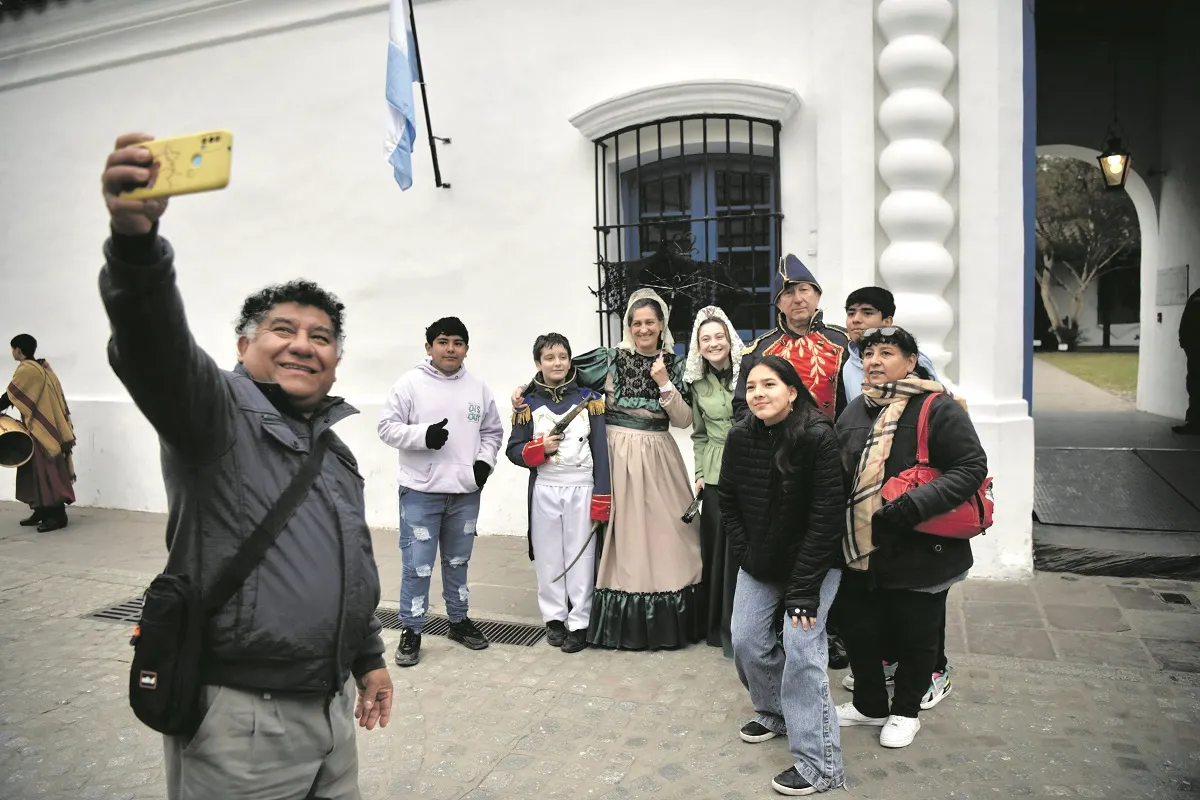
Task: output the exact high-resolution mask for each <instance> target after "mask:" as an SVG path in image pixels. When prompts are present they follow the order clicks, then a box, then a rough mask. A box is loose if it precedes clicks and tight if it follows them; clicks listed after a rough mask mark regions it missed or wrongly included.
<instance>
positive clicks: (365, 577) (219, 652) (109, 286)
mask: <svg viewBox="0 0 1200 800" xmlns="http://www.w3.org/2000/svg"><path fill="white" fill-rule="evenodd" d="M104 253H105V258H106V260H107V264H106V266H105V267H104V269H103V270H102V271H101V273H100V293H101V296H102V297H103V299H104V306H105V308H106V310H107V312H108V317H109V321H110V323H111V326H112V337H111V338H110V340H109V344H108V356H109V363H110V364H111V365H112V368H113V370H114V371H115V372H116V374H117V377H119V378H120V379H121V382H122V383H123V384H125V387H126V388H127V389H128V390H129V394H130V395H131V396H132V397H133V400H134V402H135V403H136V404H137V406H138V408H139V409H141V411H142V413H143V414H145V416H146V418H147V419H148V420H149V421H150V424H151V425H153V426H154V429H155V430H156V431H157V432H158V436H159V442H160V446H161V455H162V472H163V483H164V484H165V486H166V492H167V505H168V518H167V548H168V550H169V555H168V558H167V570H166V571H168V572H172V573H177V574H178V573H183V574H187V575H189V576H190V577H191V578H192V579H193V580H194V581H196V582H197V583H198V585H199V586H200V588H201V592H202V593H203V592H205V591H207V590H208V589H209V588H210V587H211V586H212V584H213V583H214V581H215V580H216V578H217V575H218V573H219V571H220V570H221V569H222V568H224V566H225V565H226V564H227V563H228V562H229V560H230V559H231V557H232V556H233V554H234V553H235V552H236V551H237V548H238V546H239V545H240V544H241V542H242V541H243V540H244V539H246V537H248V536H249V535H250V533H251V531H253V530H254V528H255V526H256V525H257V524H258V522H259V521H260V520H261V519H262V518H263V517H264V516H265V515H266V513H267V510H268V509H269V508H270V507H271V506H272V505H273V504H274V503H275V501H276V500H277V499H278V498H279V496H280V494H282V493H283V490H284V488H285V487H286V486H287V485H288V483H289V482H290V481H291V479H292V477H293V476H294V475H295V474H296V473H297V472H298V471H299V470H300V467H301V464H302V463H303V462H304V459H305V458H306V456H307V455H308V453H309V448H310V447H311V446H312V443H313V441H314V440H315V437H317V436H321V435H324V436H325V437H326V439H327V440H328V441H329V449H328V451H327V453H326V455H325V459H324V462H323V464H322V468H321V472H320V474H319V476H318V477H317V480H316V483H315V484H314V485H313V488H312V490H311V491H310V492H309V494H308V496H307V497H306V498H305V500H304V502H303V503H302V504H301V505H300V507H299V508H298V509H297V510H296V512H295V514H293V515H292V517H291V519H290V520H289V521H288V523H287V525H286V527H285V528H284V530H283V531H282V533H281V534H280V535H279V538H278V539H277V540H276V542H275V544H274V546H273V547H272V548H271V549H270V550H269V551H268V552H267V555H266V557H265V558H264V559H263V560H262V562H261V563H260V564H259V566H258V567H257V568H256V569H255V570H254V572H252V573H251V574H250V577H249V579H248V580H247V581H246V583H245V584H244V585H243V586H242V588H241V590H240V591H239V592H238V593H237V594H236V595H234V597H233V598H232V599H231V600H230V601H229V602H228V603H226V604H225V606H224V607H223V608H221V609H220V610H219V611H218V612H217V613H216V614H215V615H214V616H213V618H212V620H211V622H210V624H209V636H208V641H207V643H206V652H205V653H204V667H203V673H202V676H203V680H204V682H205V683H209V684H215V685H219V686H233V687H237V688H242V689H251V690H263V691H280V692H283V691H287V692H304V693H320V694H333V693H334V692H336V691H339V690H341V689H342V687H343V686H344V685H345V683H346V681H347V679H348V677H349V675H350V674H351V673H353V674H354V675H355V676H356V677H359V676H362V675H363V674H365V673H367V672H369V671H371V670H374V669H379V668H382V667H384V666H385V664H384V660H383V655H382V654H383V651H384V647H383V641H382V639H381V638H380V636H379V627H380V626H379V622H378V621H377V620H376V619H375V615H374V612H375V607H376V606H377V605H378V604H379V573H378V571H377V569H376V566H375V557H374V554H373V552H372V548H371V535H370V531H369V529H368V528H367V523H366V519H365V515H364V504H363V479H362V476H361V475H360V474H359V472H358V468H357V463H356V462H355V459H354V456H353V455H352V454H351V452H350V450H349V449H348V448H347V447H346V445H345V444H343V443H342V441H341V440H340V439H338V438H337V436H336V435H335V434H334V433H333V432H332V431H331V430H330V428H331V427H332V426H333V425H334V424H335V423H337V422H338V421H340V420H342V419H345V418H346V417H348V416H350V415H351V414H355V413H357V411H356V410H355V409H354V408H352V407H351V406H350V405H348V404H347V403H346V402H344V401H343V400H342V399H340V398H333V397H330V398H327V399H326V400H325V401H324V403H323V404H322V405H321V406H320V407H319V408H317V409H316V411H315V412H314V413H313V414H312V415H311V416H310V417H309V418H307V419H306V418H304V417H303V416H301V415H299V414H297V413H295V412H294V411H292V410H291V409H290V406H289V404H288V400H287V397H286V395H284V393H283V392H282V390H281V389H280V388H279V386H278V385H276V384H263V383H257V382H255V381H254V380H253V379H251V378H250V376H249V375H248V374H247V373H246V371H245V369H244V368H242V367H241V366H240V365H239V367H238V368H237V369H235V370H234V371H232V372H227V371H224V370H221V369H219V368H218V367H217V365H216V363H214V362H213V360H212V359H211V358H210V357H209V356H208V354H206V353H205V352H204V351H203V350H201V349H200V347H199V346H198V345H197V344H196V342H195V340H194V339H193V338H192V335H191V333H190V331H189V330H188V326H187V321H186V319H185V318H184V312H183V301H182V299H181V298H180V295H179V291H178V290H177V289H176V285H175V270H174V267H173V262H174V253H173V251H172V249H171V247H170V245H169V244H168V243H167V241H166V240H165V239H161V238H159V237H158V236H157V233H151V234H149V235H147V236H138V237H127V236H120V235H116V234H114V236H113V238H112V239H110V240H109V241H108V242H107V243H106V244H105V248H104Z"/></svg>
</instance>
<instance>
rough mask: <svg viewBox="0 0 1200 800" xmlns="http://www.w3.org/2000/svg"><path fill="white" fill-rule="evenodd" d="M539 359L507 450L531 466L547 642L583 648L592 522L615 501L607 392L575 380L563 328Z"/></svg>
mask: <svg viewBox="0 0 1200 800" xmlns="http://www.w3.org/2000/svg"><path fill="white" fill-rule="evenodd" d="M533 360H534V363H535V364H536V365H537V367H538V370H539V372H538V374H537V377H536V378H534V380H533V382H532V383H530V384H529V388H528V389H527V390H526V393H525V404H526V405H527V406H528V407H527V408H524V409H522V410H521V411H519V412H517V413H516V414H514V415H513V427H512V436H511V437H510V438H509V440H508V448H507V453H508V458H509V460H510V461H512V462H513V463H514V464H516V465H517V466H519V467H525V468H527V469H528V470H529V558H530V559H531V560H533V562H534V567H535V569H536V572H537V579H538V608H539V610H540V611H541V612H542V620H543V621H544V622H545V623H546V640H547V642H549V643H550V645H551V646H554V647H561V648H562V650H563V652H565V653H576V652H579V651H580V650H583V649H584V648H585V647H587V629H588V623H589V622H590V615H591V609H592V592H593V590H594V589H595V582H596V569H595V541H594V540H593V538H592V526H593V524H596V523H601V522H607V521H608V516H609V508H610V506H611V503H612V497H611V494H610V489H609V477H608V442H607V440H606V438H605V436H606V434H605V430H604V398H603V397H602V396H601V395H599V394H597V393H596V392H593V391H592V390H590V389H585V388H582V387H580V386H579V385H578V384H577V383H576V376H575V369H574V367H573V366H572V364H571V345H570V343H569V342H568V341H567V339H566V337H565V336H563V335H562V334H558V333H547V334H544V335H542V336H539V337H538V338H537V341H535V342H534V345H533ZM572 415H573V416H572ZM568 416H570V417H571V418H570V420H569V422H567V424H566V425H565V426H561V425H560V423H561V422H563V421H564V420H565V419H566V418H567V417H568ZM556 426H558V430H559V432H557V433H556Z"/></svg>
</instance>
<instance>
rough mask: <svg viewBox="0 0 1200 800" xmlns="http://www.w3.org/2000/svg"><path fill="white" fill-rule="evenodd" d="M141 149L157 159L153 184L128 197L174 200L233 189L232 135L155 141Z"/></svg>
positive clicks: (221, 133)
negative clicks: (231, 167) (169, 198)
mask: <svg viewBox="0 0 1200 800" xmlns="http://www.w3.org/2000/svg"><path fill="white" fill-rule="evenodd" d="M140 146H141V147H144V148H146V149H147V150H149V151H150V152H151V153H152V154H153V155H154V163H153V165H152V166H151V167H150V180H149V181H148V182H147V183H146V185H145V186H140V187H138V188H136V189H132V190H130V191H129V192H126V193H125V196H126V197H129V198H132V199H141V198H147V197H173V196H174V195H178V194H192V193H194V192H211V191H214V190H217V189H224V188H225V187H226V186H228V185H229V169H230V166H231V163H232V160H233V134H232V133H230V132H229V131H205V132H204V133H193V134H191V135H188V136H176V137H175V138H173V139H154V140H153V141H149V142H143V143H142V144H141V145H140Z"/></svg>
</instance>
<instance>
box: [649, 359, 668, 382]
mask: <svg viewBox="0 0 1200 800" xmlns="http://www.w3.org/2000/svg"><path fill="white" fill-rule="evenodd" d="M650 377H651V378H653V379H654V382H655V383H657V384H658V386H659V388H660V389H661V388H662V387H663V386H666V385H667V384H668V383H670V382H671V376H670V375H668V374H667V364H666V362H665V361H664V360H663V353H662V352H661V351H660V352H659V354H658V358H656V359H655V360H654V364H653V365H652V366H651V367H650Z"/></svg>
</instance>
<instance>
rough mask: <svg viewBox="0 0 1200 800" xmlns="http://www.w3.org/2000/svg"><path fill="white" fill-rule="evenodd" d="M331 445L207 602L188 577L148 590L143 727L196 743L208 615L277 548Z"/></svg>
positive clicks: (139, 698)
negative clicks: (280, 535)
mask: <svg viewBox="0 0 1200 800" xmlns="http://www.w3.org/2000/svg"><path fill="white" fill-rule="evenodd" d="M326 449H327V443H326V441H325V437H324V436H321V437H320V438H318V439H317V440H316V442H315V443H314V444H313V449H312V452H311V453H309V455H308V458H307V459H306V460H305V461H304V465H303V466H302V467H301V468H300V471H299V472H298V473H296V477H294V478H292V482H291V483H289V484H288V487H287V488H286V489H284V491H283V494H282V495H280V497H279V500H277V501H276V502H275V505H274V506H273V507H272V508H271V510H270V511H268V512H267V514H266V516H264V517H263V519H262V521H261V522H259V523H258V527H257V528H255V529H254V532H253V533H252V534H250V536H249V537H248V538H247V539H246V540H245V541H244V542H242V545H241V547H239V548H238V551H237V553H236V554H235V555H234V557H233V559H232V560H231V561H230V562H229V564H228V565H227V566H226V567H225V569H224V571H222V572H221V574H220V575H219V576H218V577H217V580H216V583H214V584H213V587H212V589H211V590H210V591H209V592H208V593H207V595H205V596H204V597H201V595H200V587H199V586H197V585H196V584H195V583H194V582H193V581H192V580H191V579H190V578H189V577H188V576H187V575H172V574H169V573H165V572H164V573H163V574H161V575H159V576H157V577H156V578H155V579H154V580H153V581H152V582H151V584H150V586H149V587H148V588H147V589H146V594H145V595H144V597H143V600H142V618H141V621H140V622H139V623H138V626H137V628H135V629H134V632H133V638H132V639H131V640H130V641H129V643H130V644H131V645H133V663H132V664H131V665H130V669H129V705H130V707H131V708H133V713H134V714H135V715H137V718H138V719H140V720H141V721H142V722H143V723H145V724H146V725H148V726H149V727H151V728H153V729H154V730H156V731H158V732H159V733H164V734H167V735H168V736H185V737H190V736H192V735H193V734H194V733H195V732H196V728H197V727H199V722H200V714H199V713H198V712H199V705H200V689H201V686H202V683H201V656H202V653H203V650H204V637H205V629H206V627H207V625H208V620H209V617H211V616H212V615H213V614H215V613H216V612H217V611H218V610H219V609H220V608H221V607H222V606H223V605H225V603H227V602H228V601H229V599H230V598H231V597H233V595H234V594H235V593H236V592H237V591H238V589H240V588H241V586H242V584H244V583H245V582H246V579H247V578H249V577H250V573H251V572H253V571H254V568H255V567H257V566H258V564H259V562H261V561H262V559H263V556H265V555H266V554H267V550H269V549H270V548H271V546H272V545H273V544H275V540H276V539H278V538H279V534H280V533H281V532H282V531H283V526H284V525H285V524H286V523H287V521H288V519H290V518H291V516H292V514H293V513H295V511H296V509H297V508H299V507H300V504H301V503H302V502H303V501H304V497H305V495H307V494H308V491H309V489H311V488H312V485H313V483H314V482H315V481H316V479H317V475H318V474H319V473H320V471H321V463H322V462H323V461H324V459H325V451H326Z"/></svg>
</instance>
